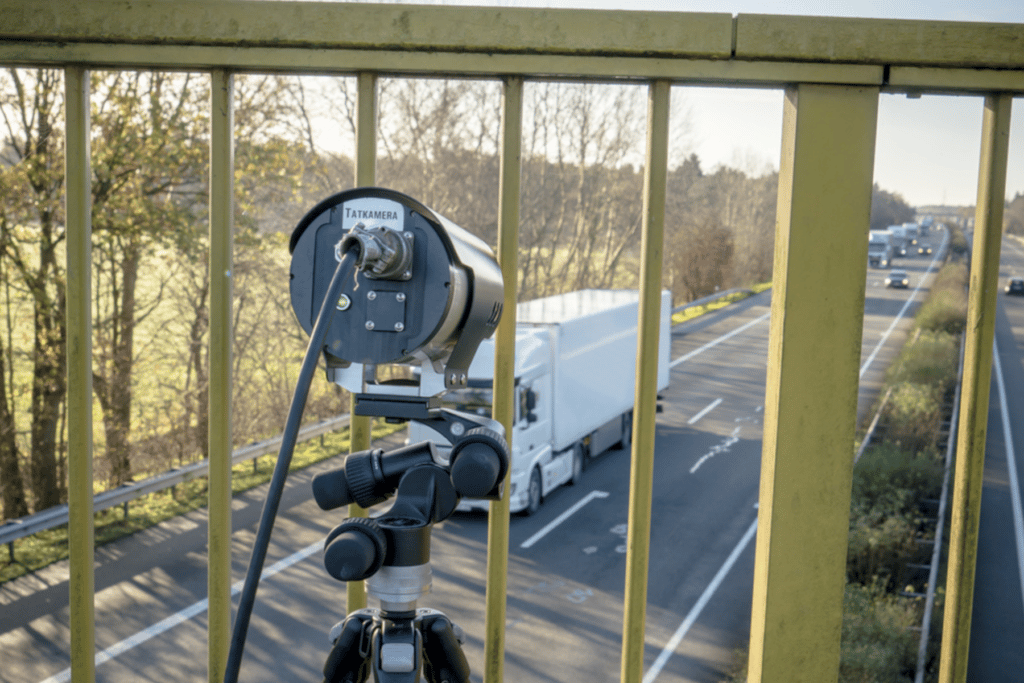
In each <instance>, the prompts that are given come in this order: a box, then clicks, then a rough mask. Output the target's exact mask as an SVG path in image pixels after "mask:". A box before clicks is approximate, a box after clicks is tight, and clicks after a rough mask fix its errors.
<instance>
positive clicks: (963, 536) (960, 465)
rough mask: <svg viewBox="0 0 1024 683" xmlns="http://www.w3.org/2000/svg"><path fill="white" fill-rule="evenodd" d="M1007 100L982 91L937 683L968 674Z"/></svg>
mask: <svg viewBox="0 0 1024 683" xmlns="http://www.w3.org/2000/svg"><path fill="white" fill-rule="evenodd" d="M1012 102H1013V96H1012V95H1010V94H1008V93H1000V94H997V95H990V96H988V97H986V98H985V114H984V120H983V124H982V134H981V135H982V138H981V162H980V168H979V171H978V204H977V208H976V209H975V218H974V247H973V249H972V258H971V280H970V289H969V291H968V304H967V327H966V330H965V331H966V334H967V338H966V340H965V343H964V372H963V380H962V382H963V384H962V389H961V393H960V424H959V425H958V427H957V447H956V471H955V474H954V478H953V506H952V513H951V517H950V529H949V568H948V570H947V573H946V605H945V612H944V616H943V623H944V624H945V626H944V628H943V629H942V653H941V655H940V659H939V662H940V663H939V681H940V683H954V682H958V681H965V680H967V655H968V648H969V645H970V639H971V608H972V605H973V597H974V572H975V562H976V560H977V551H978V520H979V516H980V514H981V485H982V477H983V475H984V470H985V436H986V427H987V426H988V396H989V390H990V386H989V385H990V383H991V379H992V339H993V337H994V336H995V326H996V291H997V289H998V287H999V282H998V278H999V249H1000V244H1001V240H1002V231H1003V204H1004V202H1005V196H1006V160H1007V154H1008V152H1009V139H1010V109H1011V104H1012Z"/></svg>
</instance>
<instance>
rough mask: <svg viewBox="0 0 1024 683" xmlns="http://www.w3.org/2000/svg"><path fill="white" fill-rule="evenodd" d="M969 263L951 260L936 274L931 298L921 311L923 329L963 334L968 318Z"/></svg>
mask: <svg viewBox="0 0 1024 683" xmlns="http://www.w3.org/2000/svg"><path fill="white" fill-rule="evenodd" d="M966 282H967V266H966V264H964V263H963V262H955V263H947V264H946V265H945V266H943V267H942V269H941V270H939V272H938V274H936V276H935V282H934V283H933V284H932V287H931V294H930V295H929V297H928V300H927V301H925V302H924V304H922V305H921V309H920V310H919V311H918V313H917V318H916V322H917V326H918V327H920V328H921V329H922V330H929V331H936V332H946V333H947V334H960V333H961V332H963V329H964V325H965V323H966V321H967V290H966V289H965V287H964V284H965V283H966Z"/></svg>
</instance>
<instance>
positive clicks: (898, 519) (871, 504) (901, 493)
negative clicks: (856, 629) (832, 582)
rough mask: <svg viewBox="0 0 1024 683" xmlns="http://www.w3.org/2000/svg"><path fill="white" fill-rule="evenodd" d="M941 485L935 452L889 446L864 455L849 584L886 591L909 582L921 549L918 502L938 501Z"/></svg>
mask: <svg viewBox="0 0 1024 683" xmlns="http://www.w3.org/2000/svg"><path fill="white" fill-rule="evenodd" d="M941 487H942V465H941V464H940V462H939V460H938V457H937V456H936V455H935V454H934V453H930V452H929V453H925V454H922V455H915V454H913V453H911V452H908V451H905V450H902V449H899V448H895V447H893V446H891V445H887V446H881V447H879V448H874V449H871V450H869V451H867V452H866V453H865V454H864V457H863V458H861V460H860V462H858V463H857V467H856V468H855V469H854V472H853V496H852V505H851V508H850V541H849V550H848V551H847V556H846V576H847V579H848V580H849V581H850V582H853V583H857V584H860V585H872V586H876V587H880V588H884V589H886V590H898V589H900V588H902V587H903V586H904V585H905V584H906V583H907V581H908V580H909V578H910V572H909V571H908V569H907V563H908V562H912V561H914V558H915V554H916V553H917V551H918V548H917V545H916V544H915V542H914V539H915V537H916V532H917V529H918V526H919V517H920V512H919V509H918V501H920V500H922V499H925V498H934V497H935V496H937V495H938V494H939V491H940V489H941Z"/></svg>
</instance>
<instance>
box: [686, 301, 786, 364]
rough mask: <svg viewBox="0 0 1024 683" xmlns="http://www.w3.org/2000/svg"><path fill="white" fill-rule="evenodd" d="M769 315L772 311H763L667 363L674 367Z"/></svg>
mask: <svg viewBox="0 0 1024 683" xmlns="http://www.w3.org/2000/svg"><path fill="white" fill-rule="evenodd" d="M771 315H772V313H771V311H769V312H767V313H765V314H764V315H762V316H760V317H758V318H754V319H753V320H751V321H750V322H748V323H746V324H745V325H740V326H739V327H737V328H736V329H735V330H733V331H732V332H729V333H727V334H723V335H722V336H721V337H719V338H718V339H712V340H711V341H709V342H708V343H707V344H705V345H704V346H702V347H700V348H699V349H694V350H693V351H690V352H689V353H685V354H683V355H682V356H679V358H676V359H675V360H674V361H672V362H671V363H669V364H668V366H669V367H670V368H674V367H675V366H677V365H679V364H680V363H683V362H685V361H688V360H690V359H691V358H693V357H694V356H696V355H697V354H700V353H704V352H705V351H707V350H708V349H710V348H711V347H713V346H717V345H718V344H721V343H722V342H724V341H725V340H726V339H731V338H732V337H735V336H736V335H737V334H739V333H740V332H743V331H744V330H746V329H747V328H749V327H753V326H754V325H756V324H757V323H759V322H764V321H765V320H767V319H768V318H770V317H771Z"/></svg>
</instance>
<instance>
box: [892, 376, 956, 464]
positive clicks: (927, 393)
mask: <svg viewBox="0 0 1024 683" xmlns="http://www.w3.org/2000/svg"><path fill="white" fill-rule="evenodd" d="M942 399H943V392H942V391H941V390H940V389H939V388H937V387H931V386H928V385H926V384H910V383H905V384H900V385H898V386H896V387H895V388H894V389H893V392H892V396H891V397H890V399H889V403H888V404H887V405H886V407H885V413H884V418H885V425H886V430H887V431H886V438H887V439H888V440H889V441H892V442H894V443H895V444H897V445H899V446H900V447H902V448H905V449H907V450H910V451H914V452H917V451H924V450H928V449H930V448H932V447H934V445H935V443H936V440H937V438H938V431H939V427H940V426H941V424H942V405H943V403H942Z"/></svg>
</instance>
